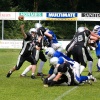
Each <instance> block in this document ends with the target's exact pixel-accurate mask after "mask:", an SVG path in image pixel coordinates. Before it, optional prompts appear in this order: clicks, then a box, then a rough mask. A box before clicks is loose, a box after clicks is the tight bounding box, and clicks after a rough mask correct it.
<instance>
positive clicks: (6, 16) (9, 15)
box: [0, 12, 16, 20]
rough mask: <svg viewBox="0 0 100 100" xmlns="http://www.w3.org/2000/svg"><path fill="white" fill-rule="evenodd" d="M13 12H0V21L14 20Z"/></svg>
mask: <svg viewBox="0 0 100 100" xmlns="http://www.w3.org/2000/svg"><path fill="white" fill-rule="evenodd" d="M15 16H16V14H15V12H0V20H15V18H16V17H15Z"/></svg>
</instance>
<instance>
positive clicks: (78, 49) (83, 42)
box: [72, 27, 100, 75]
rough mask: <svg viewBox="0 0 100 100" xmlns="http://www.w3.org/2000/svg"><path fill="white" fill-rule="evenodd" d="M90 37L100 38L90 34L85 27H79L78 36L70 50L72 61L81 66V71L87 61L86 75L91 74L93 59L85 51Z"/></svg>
mask: <svg viewBox="0 0 100 100" xmlns="http://www.w3.org/2000/svg"><path fill="white" fill-rule="evenodd" d="M90 35H92V36H94V37H97V38H96V39H99V38H100V37H99V36H97V35H96V34H95V33H93V32H91V31H90V30H88V29H86V28H85V27H79V28H78V34H76V35H75V42H76V43H75V45H74V47H73V49H72V55H73V59H74V60H75V61H77V62H78V63H81V65H82V66H83V69H82V70H84V68H85V67H86V65H87V63H86V62H87V61H88V69H89V73H88V75H91V74H92V63H93V59H92V57H91V55H90V54H89V52H88V49H87V48H88V41H89V39H90Z"/></svg>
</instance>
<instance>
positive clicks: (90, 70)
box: [88, 61, 93, 73]
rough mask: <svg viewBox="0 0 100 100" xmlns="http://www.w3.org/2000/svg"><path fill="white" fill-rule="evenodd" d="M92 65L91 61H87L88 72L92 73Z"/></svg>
mask: <svg viewBox="0 0 100 100" xmlns="http://www.w3.org/2000/svg"><path fill="white" fill-rule="evenodd" d="M92 65H93V62H92V61H88V71H89V73H92Z"/></svg>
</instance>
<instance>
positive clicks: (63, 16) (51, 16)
mask: <svg viewBox="0 0 100 100" xmlns="http://www.w3.org/2000/svg"><path fill="white" fill-rule="evenodd" d="M46 17H47V18H46V20H77V13H67V12H63V13H57V12H55V13H54V12H53V13H52V12H51V13H46Z"/></svg>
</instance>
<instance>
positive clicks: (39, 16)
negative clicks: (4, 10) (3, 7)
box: [16, 12, 46, 20]
mask: <svg viewBox="0 0 100 100" xmlns="http://www.w3.org/2000/svg"><path fill="white" fill-rule="evenodd" d="M19 16H23V17H24V20H45V19H46V14H45V13H42V12H16V20H18V17H19Z"/></svg>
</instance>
